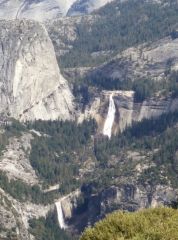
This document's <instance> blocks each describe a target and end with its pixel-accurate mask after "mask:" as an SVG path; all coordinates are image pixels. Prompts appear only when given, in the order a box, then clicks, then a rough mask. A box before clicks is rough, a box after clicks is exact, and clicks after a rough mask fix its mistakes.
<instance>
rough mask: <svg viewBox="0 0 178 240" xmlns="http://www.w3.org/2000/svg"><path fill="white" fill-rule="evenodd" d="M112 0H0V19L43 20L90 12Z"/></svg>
mask: <svg viewBox="0 0 178 240" xmlns="http://www.w3.org/2000/svg"><path fill="white" fill-rule="evenodd" d="M111 1H112V0H97V1H96V0H87V1H83V0H82V1H77V0H65V1H64V0H53V1H51V0H41V1H36V0H15V1H14V0H0V19H11V20H12V19H17V18H18V19H22V18H25V19H31V20H36V21H40V22H45V21H46V20H49V19H56V18H58V17H61V16H66V15H81V14H86V13H90V12H92V11H93V10H96V9H98V8H100V7H102V6H104V5H105V4H106V3H108V2H111Z"/></svg>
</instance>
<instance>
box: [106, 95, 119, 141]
mask: <svg viewBox="0 0 178 240" xmlns="http://www.w3.org/2000/svg"><path fill="white" fill-rule="evenodd" d="M115 113H116V107H115V104H114V100H113V95H112V94H111V95H110V98H109V109H108V115H107V118H106V121H105V124H104V128H103V135H106V136H108V137H109V138H111V134H112V126H113V123H114V118H115Z"/></svg>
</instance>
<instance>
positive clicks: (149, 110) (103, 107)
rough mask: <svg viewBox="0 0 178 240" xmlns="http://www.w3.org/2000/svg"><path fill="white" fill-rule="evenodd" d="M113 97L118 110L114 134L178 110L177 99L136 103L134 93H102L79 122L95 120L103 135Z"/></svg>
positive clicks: (156, 98)
mask: <svg viewBox="0 0 178 240" xmlns="http://www.w3.org/2000/svg"><path fill="white" fill-rule="evenodd" d="M111 95H112V96H113V99H114V104H115V108H116V112H115V120H114V124H113V127H112V133H114V134H115V133H117V132H122V131H123V130H124V129H125V128H126V127H127V126H131V125H132V123H133V122H139V121H141V120H143V119H151V118H153V117H159V116H160V115H162V114H164V113H169V112H173V111H176V110H178V99H177V98H174V99H173V98H171V97H165V98H164V97H162V98H159V97H155V98H150V99H146V100H145V101H143V102H140V103H137V102H135V101H134V92H133V91H102V92H101V93H100V94H98V96H96V97H94V98H93V99H92V100H91V101H90V104H89V105H88V106H86V109H85V110H84V112H83V113H79V117H78V122H82V121H83V120H84V119H89V118H94V119H95V120H96V121H97V123H98V127H99V130H98V131H99V133H103V128H104V124H105V120H106V117H107V114H108V109H109V99H110V96H111Z"/></svg>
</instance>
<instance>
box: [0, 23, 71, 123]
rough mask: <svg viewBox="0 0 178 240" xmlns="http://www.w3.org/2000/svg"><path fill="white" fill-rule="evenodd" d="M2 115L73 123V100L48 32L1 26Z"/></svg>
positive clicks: (19, 25) (39, 27)
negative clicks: (71, 120) (61, 120)
mask: <svg viewBox="0 0 178 240" xmlns="http://www.w3.org/2000/svg"><path fill="white" fill-rule="evenodd" d="M0 25H1V26H0V36H1V43H0V56H1V58H0V59H1V60H0V67H1V72H0V84H1V89H0V93H1V94H0V95H1V100H0V101H1V107H0V112H1V113H3V114H6V115H9V116H11V117H14V118H17V119H20V120H22V121H25V120H34V119H42V120H47V119H58V118H59V119H63V120H65V119H72V114H73V96H72V93H71V91H70V89H69V87H68V84H67V81H66V80H65V79H64V78H63V76H62V75H61V74H60V70H59V67H58V64H57V61H56V56H55V52H54V48H53V45H52V42H51V40H50V38H49V36H48V33H47V31H46V30H45V28H44V27H43V26H42V25H41V24H39V23H35V22H33V21H24V20H22V21H20V20H16V21H1V22H0Z"/></svg>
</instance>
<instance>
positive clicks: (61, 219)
mask: <svg viewBox="0 0 178 240" xmlns="http://www.w3.org/2000/svg"><path fill="white" fill-rule="evenodd" d="M55 204H56V208H57V217H58V222H59V226H60V228H61V229H66V228H67V225H66V224H65V220H64V214H63V211H62V205H61V201H59V202H56V203H55Z"/></svg>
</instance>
